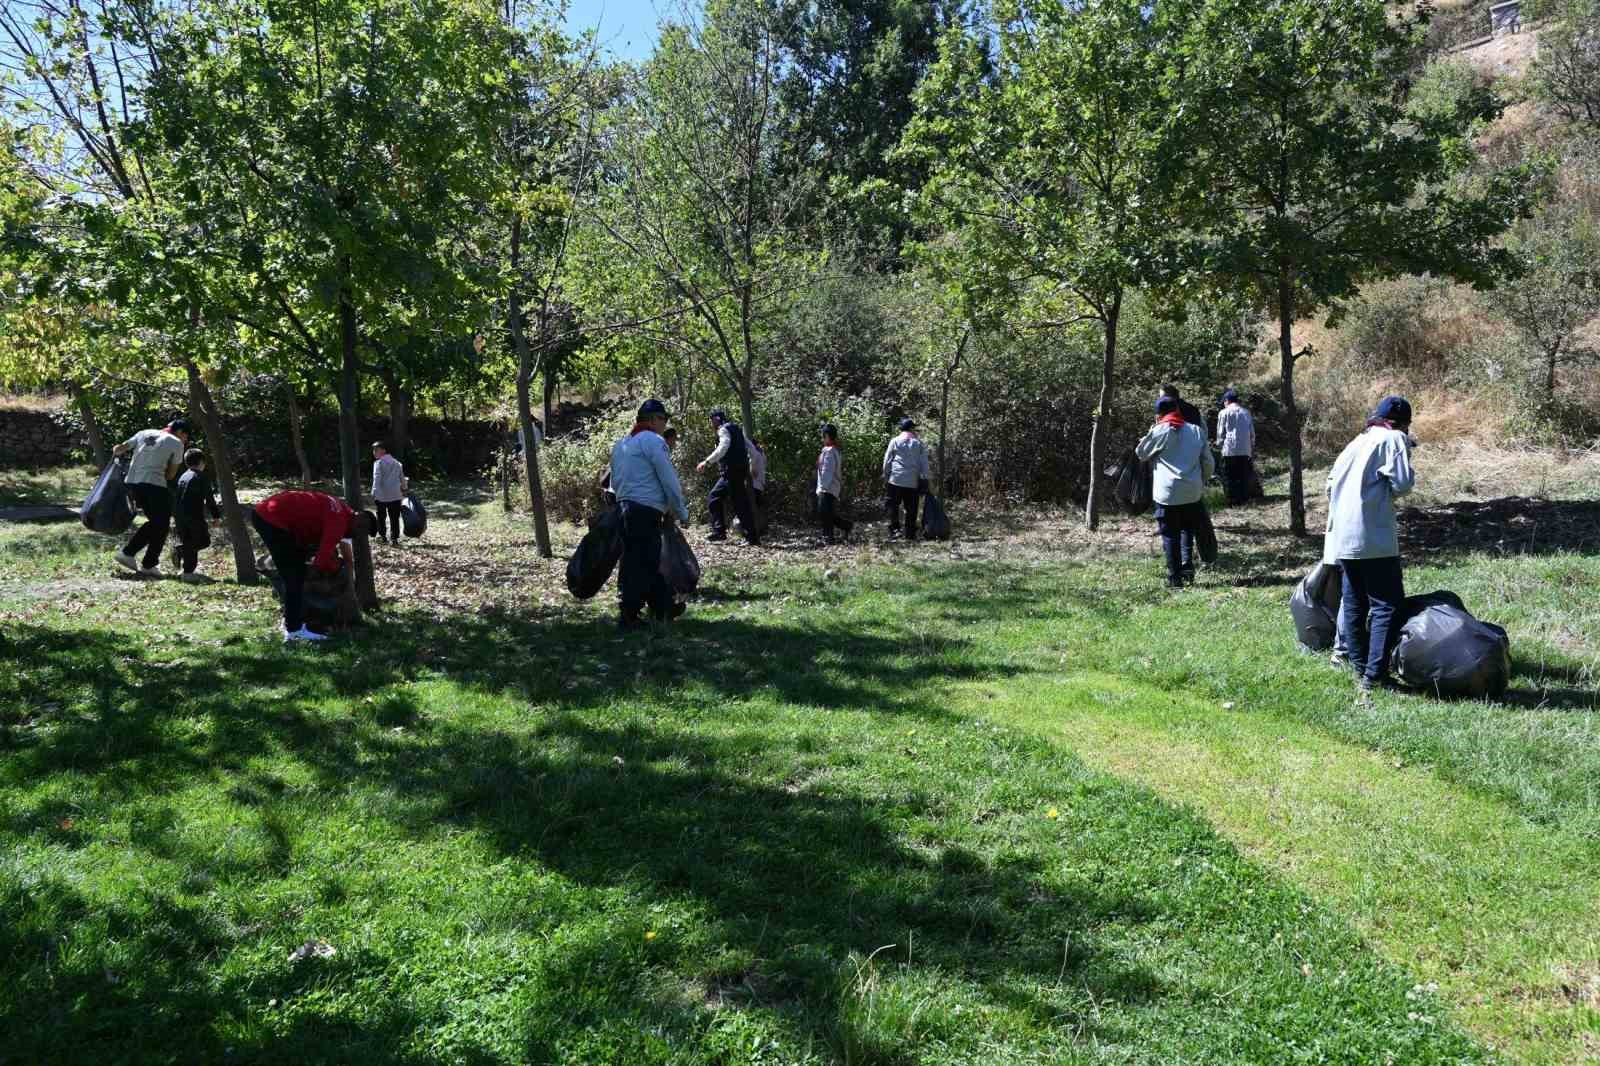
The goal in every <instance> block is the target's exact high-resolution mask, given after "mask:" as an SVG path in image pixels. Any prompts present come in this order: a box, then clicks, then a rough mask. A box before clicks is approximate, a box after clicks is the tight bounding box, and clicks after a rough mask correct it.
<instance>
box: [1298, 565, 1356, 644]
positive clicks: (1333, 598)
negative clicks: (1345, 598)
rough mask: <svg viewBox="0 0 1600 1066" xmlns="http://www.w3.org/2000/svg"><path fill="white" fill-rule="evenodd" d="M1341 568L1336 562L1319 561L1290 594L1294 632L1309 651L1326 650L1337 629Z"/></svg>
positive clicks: (1342, 589)
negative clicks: (1291, 594) (1292, 593)
mask: <svg viewBox="0 0 1600 1066" xmlns="http://www.w3.org/2000/svg"><path fill="white" fill-rule="evenodd" d="M1343 593H1344V572H1343V571H1342V570H1340V569H1339V564H1338V563H1318V564H1317V565H1316V567H1315V569H1313V570H1312V571H1311V573H1309V574H1307V575H1306V576H1305V579H1304V580H1303V581H1301V582H1300V584H1299V585H1297V586H1296V587H1295V590H1294V595H1293V596H1291V597H1289V614H1290V615H1292V616H1293V617H1294V635H1295V637H1296V639H1298V640H1299V641H1300V643H1301V644H1303V645H1305V646H1306V647H1307V648H1310V649H1311V650H1312V651H1327V650H1328V649H1329V648H1331V647H1333V639H1334V637H1335V635H1336V634H1337V633H1338V631H1339V600H1340V598H1341V597H1342V595H1343Z"/></svg>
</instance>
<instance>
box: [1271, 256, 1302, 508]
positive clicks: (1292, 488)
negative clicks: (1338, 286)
mask: <svg viewBox="0 0 1600 1066" xmlns="http://www.w3.org/2000/svg"><path fill="white" fill-rule="evenodd" d="M1278 357H1279V367H1280V370H1279V385H1280V389H1279V396H1278V401H1279V403H1281V404H1282V405H1283V421H1284V428H1286V429H1287V430H1288V431H1289V532H1290V533H1291V534H1292V535H1294V536H1296V537H1303V536H1305V535H1306V486H1305V470H1304V461H1305V460H1304V449H1303V444H1302V441H1301V428H1302V427H1301V420H1300V408H1299V407H1298V406H1296V405H1295V401H1294V283H1293V281H1292V279H1291V278H1290V277H1289V274H1288V272H1287V271H1284V272H1283V273H1282V274H1280V275H1279V278H1278Z"/></svg>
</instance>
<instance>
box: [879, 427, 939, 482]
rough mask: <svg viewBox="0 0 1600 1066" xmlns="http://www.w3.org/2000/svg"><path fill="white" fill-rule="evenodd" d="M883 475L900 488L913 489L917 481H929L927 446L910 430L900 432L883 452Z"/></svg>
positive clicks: (930, 471) (930, 473)
mask: <svg viewBox="0 0 1600 1066" xmlns="http://www.w3.org/2000/svg"><path fill="white" fill-rule="evenodd" d="M883 476H884V477H885V478H886V479H888V482H889V484H891V485H898V486H899V487H900V488H902V489H914V488H916V487H917V483H918V482H919V481H931V480H932V479H933V473H932V468H931V467H930V466H929V464H928V446H927V445H926V444H924V443H922V441H921V440H919V439H918V438H917V437H916V435H914V434H912V433H910V432H906V433H902V434H900V435H899V436H898V437H896V438H895V439H894V440H892V441H890V442H889V447H888V450H886V451H885V452H884V453H883Z"/></svg>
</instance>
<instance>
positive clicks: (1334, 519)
mask: <svg viewBox="0 0 1600 1066" xmlns="http://www.w3.org/2000/svg"><path fill="white" fill-rule="evenodd" d="M1416 483H1417V478H1416V473H1415V472H1414V471H1413V470H1412V469H1411V444H1410V441H1409V439H1408V438H1407V437H1406V435H1405V434H1404V433H1402V432H1400V431H1399V430H1397V429H1385V428H1383V427H1382V426H1369V427H1367V429H1366V430H1364V431H1363V432H1362V433H1361V435H1360V436H1359V437H1357V438H1356V439H1355V440H1353V441H1351V442H1350V443H1349V444H1347V445H1345V448H1344V451H1342V452H1340V453H1339V458H1338V459H1336V460H1335V461H1334V464H1333V471H1332V472H1331V473H1330V474H1329V475H1328V533H1327V536H1326V538H1325V539H1324V540H1323V546H1322V558H1323V560H1324V561H1325V562H1338V561H1339V560H1340V559H1388V558H1392V557H1394V556H1398V555H1399V554H1400V527H1399V523H1398V521H1397V520H1396V518H1395V513H1394V501H1395V498H1396V497H1398V496H1404V495H1405V494H1406V493H1408V492H1410V491H1411V490H1412V488H1413V487H1415V486H1416Z"/></svg>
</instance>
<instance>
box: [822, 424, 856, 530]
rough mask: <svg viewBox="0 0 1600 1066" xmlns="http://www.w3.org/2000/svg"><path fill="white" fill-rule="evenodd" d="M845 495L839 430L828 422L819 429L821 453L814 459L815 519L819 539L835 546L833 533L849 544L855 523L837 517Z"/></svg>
mask: <svg viewBox="0 0 1600 1066" xmlns="http://www.w3.org/2000/svg"><path fill="white" fill-rule="evenodd" d="M843 494H844V453H843V452H842V451H840V450H839V427H838V426H836V425H834V424H833V423H832V422H829V423H828V424H827V425H825V426H823V427H822V454H820V455H818V456H817V518H818V519H819V520H820V521H821V523H822V539H823V541H824V542H825V543H827V544H830V545H831V544H834V543H836V540H835V537H834V533H835V531H839V532H842V533H843V534H844V539H845V543H846V544H848V543H849V542H850V531H851V530H852V529H854V528H855V523H854V522H851V521H850V520H849V519H847V518H843V517H841V516H840V514H839V497H840V496H842V495H843Z"/></svg>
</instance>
